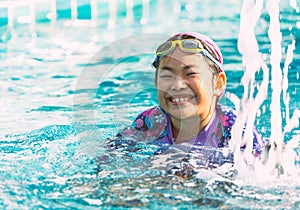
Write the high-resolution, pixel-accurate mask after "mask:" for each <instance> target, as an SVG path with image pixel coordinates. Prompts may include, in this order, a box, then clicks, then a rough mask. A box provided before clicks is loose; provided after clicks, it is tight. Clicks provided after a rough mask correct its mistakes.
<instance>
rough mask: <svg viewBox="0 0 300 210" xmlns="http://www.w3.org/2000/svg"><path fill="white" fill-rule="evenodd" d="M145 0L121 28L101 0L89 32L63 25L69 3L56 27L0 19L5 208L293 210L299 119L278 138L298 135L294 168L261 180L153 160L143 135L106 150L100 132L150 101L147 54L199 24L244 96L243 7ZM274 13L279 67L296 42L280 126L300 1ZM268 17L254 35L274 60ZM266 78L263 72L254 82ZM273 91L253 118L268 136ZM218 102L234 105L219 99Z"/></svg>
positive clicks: (293, 105) (297, 55)
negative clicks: (126, 144) (277, 20)
mask: <svg viewBox="0 0 300 210" xmlns="http://www.w3.org/2000/svg"><path fill="white" fill-rule="evenodd" d="M82 2H83V1H82ZM143 2H144V1H143ZM143 2H139V3H136V5H134V7H133V18H132V19H131V20H130V21H129V23H128V22H127V24H128V25H125V26H124V25H123V23H124V20H125V16H126V5H125V4H124V3H120V2H118V1H117V3H116V5H117V11H116V16H115V18H113V19H110V17H111V16H110V12H111V11H110V10H109V5H108V4H107V3H103V2H102V1H99V5H98V6H99V20H98V22H97V26H96V27H92V26H89V25H88V24H87V23H86V22H84V21H83V22H80V21H79V22H78V25H73V26H72V25H70V17H71V15H70V13H69V12H70V9H69V8H67V9H65V7H69V5H64V6H61V8H58V9H60V10H59V11H58V14H59V17H58V19H57V22H56V23H55V24H51V22H50V21H49V20H47V19H44V18H40V19H39V18H37V20H36V24H35V25H34V28H33V29H32V28H31V26H30V24H20V23H16V24H15V25H14V28H13V30H12V29H9V28H8V27H7V24H5V22H6V21H7V20H6V19H5V17H4V18H2V19H1V20H3V19H5V20H6V21H4V24H1V25H2V26H1V27H0V34H1V37H0V78H1V79H0V85H1V88H0V95H1V98H2V100H1V101H0V104H1V107H2V109H1V111H0V121H1V131H0V140H1V141H0V148H1V149H0V151H1V157H0V164H1V167H0V174H1V176H0V179H1V180H0V181H1V182H0V193H1V198H0V207H1V208H3V209H44V208H49V209H114V208H116V209H122V208H128V207H131V208H138V209H140V208H141V209H143V208H145V209H171V208H172V209H185V208H187V209H199V208H212V209H213V208H230V209H231V208H241V209H248V208H251V209H256V208H257V209H263V208H266V209H269V208H278V209H282V208H287V209H297V208H299V207H300V199H299V193H300V183H299V180H300V179H299V163H300V161H299V156H300V155H299V135H300V129H299V126H298V125H297V124H295V126H294V128H292V129H291V131H289V132H287V133H285V136H284V140H285V141H286V142H288V141H289V140H291V139H296V140H298V141H297V142H298V144H297V145H296V147H295V148H294V151H295V154H296V159H295V162H294V164H295V166H296V173H294V174H293V175H291V176H280V177H278V176H268V179H260V178H261V177H257V176H256V175H255V173H252V172H249V174H248V176H239V175H238V174H237V171H236V170H234V169H233V168H231V167H229V166H227V165H224V166H223V167H221V168H219V169H216V170H211V169H209V168H206V167H204V166H201V165H199V164H197V160H198V159H199V157H197V156H196V155H195V156H193V155H192V156H189V158H190V160H189V161H187V156H188V155H187V154H185V153H181V152H179V151H172V150H170V151H168V153H164V154H162V155H157V156H153V154H154V153H155V151H156V149H157V148H156V147H155V146H149V145H147V144H145V143H141V142H140V143H136V144H135V145H131V146H132V148H129V150H122V149H121V150H118V151H113V152H107V151H106V150H105V149H104V148H103V144H104V142H105V141H106V139H107V138H109V137H111V136H114V135H115V134H116V133H117V131H118V130H119V129H121V128H123V127H125V126H126V125H128V124H130V123H131V122H132V120H134V118H135V117H136V116H137V114H139V113H140V112H141V111H143V110H145V109H147V108H148V107H151V106H153V105H155V104H157V100H156V91H155V86H154V84H153V78H154V69H153V68H152V67H151V63H152V61H153V58H154V56H153V53H154V51H155V47H156V46H157V45H158V44H159V43H160V42H161V41H162V40H164V39H165V38H166V37H168V36H169V35H170V34H173V33H175V32H178V31H198V32H201V33H204V34H207V35H209V36H210V37H212V38H213V39H214V40H215V41H216V42H217V44H218V45H219V46H220V48H221V49H222V52H223V56H224V68H225V71H226V75H227V80H228V81H227V82H228V83H227V92H228V93H231V94H234V95H236V96H237V97H238V98H240V99H241V98H242V97H243V94H244V87H243V86H242V84H241V79H242V77H243V73H244V68H245V67H244V66H243V64H242V56H241V54H240V53H239V51H238V45H237V42H238V34H239V29H240V26H239V24H240V15H241V7H242V2H236V1H233V0H232V1H218V2H215V3H214V4H211V1H208V0H205V1H203V0H202V1H193V2H191V1H183V0H180V1H172V4H173V5H172V7H171V8H172V9H171V10H170V5H169V3H170V2H168V1H149V8H150V9H149V15H148V16H147V14H146V13H143V11H144V10H143V8H145V5H143ZM145 2H146V1H145ZM145 2H144V3H145ZM291 2H292V1H291ZM82 4H83V6H80V10H78V11H80V12H79V13H80V15H79V16H78V17H80V19H84V18H90V16H89V15H88V9H89V6H87V5H85V4H87V3H86V2H83V3H82ZM84 5H85V6H84ZM101 9H102V11H103V13H101ZM84 13H87V14H86V16H85V15H84ZM40 14H43V11H41V13H40ZM145 14H146V15H145ZM280 15H281V16H280V30H281V32H282V55H283V58H282V60H281V62H280V65H281V67H282V68H283V67H284V62H285V58H286V55H287V49H288V45H290V44H292V43H293V42H295V45H294V46H295V49H294V51H293V56H292V58H293V59H292V62H291V63H290V64H289V68H288V72H289V73H288V89H287V94H288V95H289V98H290V100H289V107H286V106H285V104H284V103H283V99H282V98H281V105H282V110H281V116H282V125H283V127H284V126H285V125H286V124H287V122H286V113H289V116H290V117H291V115H292V114H293V113H294V111H296V110H297V109H299V107H300V103H299V100H298V98H299V97H300V85H299V84H300V83H299V73H300V67H299V66H300V65H299V64H300V47H299V37H300V34H299V23H300V22H299V21H300V20H299V18H298V16H299V5H298V7H297V6H294V7H292V6H291V5H290V4H289V2H281V3H280ZM37 17H39V16H38V15H37ZM109 20H110V22H109ZM269 21H270V17H269V15H268V13H267V11H266V9H265V7H264V9H263V10H262V11H261V16H260V18H259V20H258V22H257V26H256V27H255V31H254V32H255V34H256V38H257V42H258V44H259V51H260V52H261V53H263V55H264V58H265V61H266V63H267V65H268V67H271V64H270V47H271V43H270V39H269V37H268V27H269ZM112 23H114V24H112ZM30 28H31V30H30ZM249 33H251V31H249ZM136 40H140V41H139V42H138V43H137V41H136ZM270 75H271V76H270V79H272V78H273V77H274V75H272V73H270ZM262 80H263V73H262V72H261V71H260V72H258V73H256V74H255V83H254V84H252V85H254V86H255V85H256V86H257V85H259V84H261V81H262ZM270 86H271V85H270V84H269V89H268V96H267V98H266V100H265V101H264V103H263V105H262V106H261V108H260V112H259V114H258V115H257V116H256V120H255V123H256V126H257V128H258V129H259V130H260V131H261V132H262V134H263V135H264V136H265V137H266V138H269V137H270V135H271V123H274V122H271V121H270V120H269V119H270V117H271V111H270V103H271V101H272V95H271V93H272V90H271V87H270ZM256 91H257V90H256ZM221 103H224V104H227V105H231V106H233V103H232V101H231V100H229V99H228V98H227V97H226V95H225V96H224V97H223V98H222V100H221ZM296 121H297V122H299V120H296ZM129 147H130V146H129ZM128 151H129V152H128ZM130 151H132V152H130ZM99 163H101V164H99ZM104 163H105V164H104ZM242 174H243V173H242Z"/></svg>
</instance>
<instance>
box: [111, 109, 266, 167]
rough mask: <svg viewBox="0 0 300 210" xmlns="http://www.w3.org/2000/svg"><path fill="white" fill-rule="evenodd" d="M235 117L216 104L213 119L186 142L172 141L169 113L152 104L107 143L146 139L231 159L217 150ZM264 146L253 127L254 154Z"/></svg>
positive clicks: (225, 144)
mask: <svg viewBox="0 0 300 210" xmlns="http://www.w3.org/2000/svg"><path fill="white" fill-rule="evenodd" d="M235 121H236V114H235V113H234V110H233V109H232V108H230V107H228V106H225V105H221V104H217V106H216V109H215V112H214V114H213V117H212V119H211V120H210V122H209V123H208V124H207V125H206V126H205V128H204V129H203V130H202V131H201V132H200V133H199V134H198V135H197V136H196V137H195V138H193V139H191V140H190V141H188V142H185V143H180V144H175V142H174V138H173V135H172V126H171V120H170V116H169V114H168V113H166V112H165V111H164V110H163V109H162V108H161V107H160V106H155V107H152V108H150V109H148V110H146V111H144V112H142V113H141V114H139V115H138V116H137V118H136V119H135V121H134V122H133V123H132V125H131V126H129V127H127V128H125V129H124V130H122V131H120V132H119V133H118V135H117V136H116V138H115V139H113V140H111V141H109V142H108V143H107V144H106V146H107V148H111V149H112V148H115V149H116V148H120V147H121V145H131V146H134V145H136V143H137V142H147V143H149V144H152V145H158V146H159V147H160V149H161V151H166V150H167V149H169V148H170V147H172V148H177V149H180V150H183V151H186V152H192V153H202V154H205V156H206V158H208V159H211V161H212V162H218V163H221V162H222V163H224V162H233V155H231V156H229V157H228V158H227V159H226V157H224V156H223V155H220V154H219V150H218V148H226V147H228V143H229V140H230V139H231V136H232V135H231V131H232V127H233V125H234V123H235ZM120 144H121V145H120ZM264 146H265V141H264V139H263V138H262V137H261V135H260V134H259V132H258V131H257V130H256V128H254V129H253V150H252V151H253V155H254V156H260V154H261V153H262V151H263V148H264ZM245 147H246V145H242V146H241V150H244V149H245ZM204 148H205V149H204ZM209 148H211V149H209ZM207 151H209V154H208V153H207ZM216 156H217V157H218V158H217V159H216ZM212 159H213V160H212ZM220 161H221V162H220Z"/></svg>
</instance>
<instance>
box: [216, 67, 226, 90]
mask: <svg viewBox="0 0 300 210" xmlns="http://www.w3.org/2000/svg"><path fill="white" fill-rule="evenodd" d="M225 88H226V75H225V74H224V73H223V72H220V73H219V74H217V75H216V77H215V84H214V96H220V95H221V94H222V93H223V92H224V90H225Z"/></svg>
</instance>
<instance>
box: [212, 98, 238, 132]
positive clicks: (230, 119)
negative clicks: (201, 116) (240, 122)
mask: <svg viewBox="0 0 300 210" xmlns="http://www.w3.org/2000/svg"><path fill="white" fill-rule="evenodd" d="M216 112H217V116H218V117H219V119H220V120H221V122H222V125H223V126H225V127H232V125H233V124H234V123H235V121H236V111H235V110H234V109H233V108H231V107H229V106H226V105H222V104H217V107H216Z"/></svg>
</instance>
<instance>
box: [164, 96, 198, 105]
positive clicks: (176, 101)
mask: <svg viewBox="0 0 300 210" xmlns="http://www.w3.org/2000/svg"><path fill="white" fill-rule="evenodd" d="M193 98H194V96H193V95H179V96H169V97H167V99H168V100H169V101H170V102H171V103H172V104H173V105H182V104H185V103H187V102H188V101H190V100H191V99H193Z"/></svg>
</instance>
